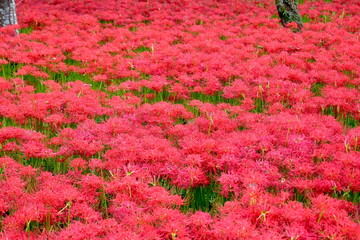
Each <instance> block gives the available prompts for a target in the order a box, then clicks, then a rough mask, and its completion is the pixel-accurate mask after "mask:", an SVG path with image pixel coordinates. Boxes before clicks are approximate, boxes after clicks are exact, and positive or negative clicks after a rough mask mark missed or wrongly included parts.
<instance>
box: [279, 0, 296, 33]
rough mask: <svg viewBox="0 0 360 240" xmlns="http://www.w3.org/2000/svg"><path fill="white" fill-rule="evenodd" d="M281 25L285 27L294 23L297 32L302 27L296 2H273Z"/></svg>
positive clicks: (283, 0) (293, 0) (285, 0)
mask: <svg viewBox="0 0 360 240" xmlns="http://www.w3.org/2000/svg"><path fill="white" fill-rule="evenodd" d="M275 4H276V8H277V10H278V13H279V17H280V20H281V24H282V25H283V26H284V27H287V24H288V23H290V22H296V24H297V27H298V31H300V30H301V29H302V27H303V23H302V19H301V16H300V14H299V10H298V3H297V0H275Z"/></svg>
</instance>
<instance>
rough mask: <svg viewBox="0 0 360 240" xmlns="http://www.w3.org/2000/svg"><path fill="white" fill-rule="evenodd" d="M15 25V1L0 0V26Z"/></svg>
mask: <svg viewBox="0 0 360 240" xmlns="http://www.w3.org/2000/svg"><path fill="white" fill-rule="evenodd" d="M14 24H17V18H16V4H15V0H0V26H1V27H5V26H8V25H14Z"/></svg>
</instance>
